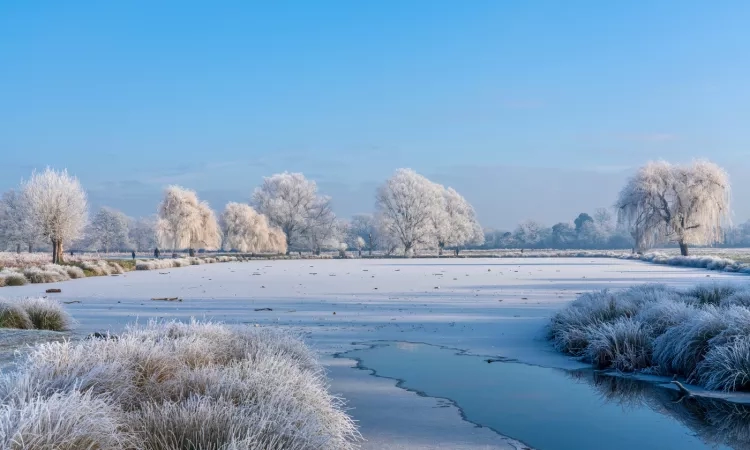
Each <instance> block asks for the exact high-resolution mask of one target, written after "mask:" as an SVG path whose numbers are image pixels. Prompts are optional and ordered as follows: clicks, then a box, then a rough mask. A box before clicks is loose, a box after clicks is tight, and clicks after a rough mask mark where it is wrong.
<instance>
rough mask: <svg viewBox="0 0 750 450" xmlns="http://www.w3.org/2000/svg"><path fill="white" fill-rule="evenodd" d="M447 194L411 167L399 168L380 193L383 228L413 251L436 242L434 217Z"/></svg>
mask: <svg viewBox="0 0 750 450" xmlns="http://www.w3.org/2000/svg"><path fill="white" fill-rule="evenodd" d="M442 202H443V197H442V194H441V191H440V189H439V187H438V186H437V185H436V184H435V183H433V182H431V181H430V180H428V179H427V178H425V177H423V176H422V175H419V174H418V173H416V172H415V171H413V170H411V169H398V170H397V171H396V173H395V174H394V175H393V176H392V177H391V178H389V179H388V180H387V181H386V182H385V183H384V184H383V185H382V186H380V188H378V191H377V195H376V208H377V212H378V218H379V221H380V223H381V226H382V229H383V230H384V231H385V233H386V234H387V235H388V236H389V237H390V238H391V240H397V241H399V242H400V243H401V245H402V247H403V248H404V254H406V255H407V256H409V255H411V254H412V252H413V251H414V249H415V247H417V246H419V245H425V244H427V245H429V244H430V243H431V242H434V236H435V227H434V225H433V222H432V220H431V218H432V217H433V216H434V214H436V211H437V208H440V206H441V204H442Z"/></svg>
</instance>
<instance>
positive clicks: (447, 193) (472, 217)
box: [432, 185, 484, 253]
mask: <svg viewBox="0 0 750 450" xmlns="http://www.w3.org/2000/svg"><path fill="white" fill-rule="evenodd" d="M438 186H439V188H440V189H441V191H442V196H443V200H442V202H441V203H440V211H439V212H437V213H433V216H432V217H433V219H434V220H433V226H434V227H435V235H436V238H437V242H438V248H439V249H440V251H441V253H442V249H443V248H445V247H448V248H454V249H455V250H456V253H458V250H459V249H460V248H461V247H463V246H466V245H469V244H477V245H481V244H482V243H483V242H484V232H483V231H482V227H481V226H480V225H479V222H478V221H477V217H476V213H475V212H474V207H472V206H471V205H470V204H469V202H468V201H466V199H465V198H464V197H463V196H462V195H461V194H459V193H458V192H456V190H455V189H453V188H451V187H449V188H447V189H446V188H444V187H443V186H440V185H438Z"/></svg>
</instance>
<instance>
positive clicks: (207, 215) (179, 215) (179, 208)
mask: <svg viewBox="0 0 750 450" xmlns="http://www.w3.org/2000/svg"><path fill="white" fill-rule="evenodd" d="M158 215H159V220H158V222H157V225H156V230H157V238H158V240H159V242H160V245H161V246H162V247H166V248H171V249H173V250H177V249H180V248H189V249H190V250H191V253H192V251H193V250H194V249H198V248H203V249H206V250H215V249H218V248H219V246H220V245H221V231H220V230H219V224H218V221H217V220H216V215H215V214H214V212H213V210H211V207H210V206H209V205H208V203H206V202H201V201H199V200H198V195H197V194H196V193H195V191H192V190H190V189H185V188H183V187H181V186H169V187H168V188H167V189H166V190H165V192H164V199H163V200H162V202H161V203H160V204H159V210H158Z"/></svg>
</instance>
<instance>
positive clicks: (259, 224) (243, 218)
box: [221, 202, 286, 253]
mask: <svg viewBox="0 0 750 450" xmlns="http://www.w3.org/2000/svg"><path fill="white" fill-rule="evenodd" d="M221 226H222V230H223V232H224V239H225V247H226V248H227V249H234V250H238V251H241V252H251V253H263V252H273V253H286V238H285V237H284V233H283V232H282V231H281V230H280V229H279V228H276V227H271V226H270V225H269V223H268V218H267V217H266V216H265V215H263V214H258V213H257V212H256V211H255V210H254V209H253V208H252V207H250V205H245V204H243V203H236V202H230V203H227V206H226V207H225V208H224V212H223V213H222V215H221Z"/></svg>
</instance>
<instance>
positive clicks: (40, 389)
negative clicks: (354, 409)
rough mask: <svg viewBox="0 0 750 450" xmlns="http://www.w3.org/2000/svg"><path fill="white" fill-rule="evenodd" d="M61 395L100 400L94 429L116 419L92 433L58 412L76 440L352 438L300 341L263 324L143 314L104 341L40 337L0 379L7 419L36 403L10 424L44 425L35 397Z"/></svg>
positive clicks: (147, 447)
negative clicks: (139, 321) (148, 318)
mask: <svg viewBox="0 0 750 450" xmlns="http://www.w3.org/2000/svg"><path fill="white" fill-rule="evenodd" d="M65 396H78V398H85V399H87V400H91V401H97V402H99V404H98V410H97V414H99V415H100V416H101V417H102V418H103V419H102V424H101V426H102V427H108V426H109V425H108V424H115V425H116V426H115V427H114V428H115V429H109V428H108V430H109V432H107V433H106V435H101V436H99V435H98V433H97V432H98V429H95V428H89V426H88V425H87V421H88V420H89V419H88V418H83V417H80V416H79V415H77V414H71V415H70V417H67V415H62V416H60V417H61V418H60V419H57V420H67V421H70V422H71V423H70V424H68V423H67V422H66V425H72V426H73V427H74V428H73V429H75V430H78V431H79V432H80V433H81V434H85V435H87V436H94V438H93V439H94V441H93V442H92V444H91V445H89V446H88V447H86V446H83V447H75V448H91V449H98V448H121V447H119V446H118V445H120V444H113V442H114V443H129V445H130V447H126V448H138V449H144V450H167V449H170V450H171V449H181V448H184V449H207V450H210V449H216V450H226V449H240V448H241V449H247V448H262V449H279V450H281V449H292V450H294V449H300V450H302V449H305V450H306V449H320V450H323V449H333V450H338V449H341V450H347V449H351V448H355V444H356V442H357V440H358V439H359V435H358V433H357V430H356V427H355V425H354V423H353V422H352V420H351V419H350V418H349V416H348V415H347V414H346V413H345V412H344V410H343V403H342V401H341V400H339V399H338V398H336V397H333V396H332V395H331V394H329V393H328V390H327V385H326V382H325V376H324V372H323V369H322V368H321V366H320V364H319V363H318V361H317V359H316V357H315V355H314V354H313V353H312V352H311V351H310V349H309V348H308V347H306V346H305V345H304V344H303V343H302V342H301V341H300V340H298V339H297V338H295V337H294V336H290V335H289V334H286V333H282V332H278V331H275V330H271V329H266V328H243V329H231V328H229V327H227V326H224V325H221V324H217V323H211V322H195V321H194V322H191V323H179V322H167V323H163V322H162V323H157V322H150V323H149V324H148V325H145V326H135V327H129V328H128V329H127V330H126V331H125V332H124V333H122V334H121V335H119V336H116V337H114V336H113V338H108V339H90V340H83V341H78V342H71V341H64V342H52V343H44V344H40V345H38V346H37V347H35V348H34V349H33V350H32V351H31V352H30V353H29V354H28V355H27V357H26V358H25V359H24V360H23V361H22V362H21V363H20V364H19V366H18V370H17V372H16V373H8V374H4V375H2V376H0V401H1V402H2V403H3V404H4V405H6V406H5V407H4V408H5V409H6V410H7V411H8V413H7V414H8V415H13V414H18V412H17V411H26V410H37V409H39V410H40V412H39V413H38V414H27V415H25V416H24V418H23V419H18V420H16V424H15V425H14V426H15V427H16V428H19V429H31V430H45V429H46V428H45V426H46V425H45V424H46V421H48V420H50V418H49V417H48V415H47V414H45V411H44V409H43V408H40V407H37V406H35V405H38V404H41V405H46V404H47V403H48V402H54V401H56V400H57V399H58V398H62V397H65ZM35 408H37V409H35ZM55 417H57V416H55ZM63 418H64V419H63ZM79 422H80V423H79ZM0 426H4V425H0ZM2 432H3V430H1V429H0V436H3V434H2ZM45 433H46V432H45ZM51 434H52V433H50V435H51ZM53 438H54V437H50V439H53ZM61 439H68V438H67V437H66V438H61ZM45 442H50V445H48V446H47V447H42V448H69V447H65V446H63V445H62V443H63V442H65V441H63V440H61V441H59V443H58V442H54V441H45ZM11 448H12V447H11ZM19 448H20V447H19ZM24 448H25V447H24ZM70 448H73V447H70Z"/></svg>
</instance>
